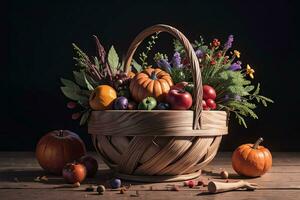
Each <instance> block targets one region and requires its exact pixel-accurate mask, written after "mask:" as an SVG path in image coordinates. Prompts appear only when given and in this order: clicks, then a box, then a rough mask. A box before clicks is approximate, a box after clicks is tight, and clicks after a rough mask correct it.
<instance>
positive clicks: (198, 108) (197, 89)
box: [125, 24, 203, 129]
mask: <svg viewBox="0 0 300 200" xmlns="http://www.w3.org/2000/svg"><path fill="white" fill-rule="evenodd" d="M156 32H167V33H169V34H171V35H173V36H174V37H175V38H176V39H178V40H179V41H180V42H181V44H182V45H183V46H184V49H185V51H186V54H187V58H188V59H189V62H190V65H191V69H192V75H193V81H194V100H195V101H194V102H195V110H194V123H193V129H200V124H199V123H200V120H199V119H200V116H201V112H202V95H203V91H202V90H203V89H202V78H201V70H200V66H199V61H198V58H197V56H196V54H195V51H194V49H193V47H192V45H191V43H190V42H189V40H188V39H187V38H186V37H185V36H184V35H183V34H182V33H181V32H180V31H178V30H177V29H176V28H174V27H172V26H168V25H164V24H157V25H154V26H151V27H148V28H146V29H145V30H143V31H142V32H141V33H139V34H138V35H137V36H136V38H135V39H134V40H133V42H132V43H131V45H130V46H129V49H128V51H127V55H126V57H125V72H129V71H130V70H131V68H130V65H131V61H132V57H133V55H134V53H135V51H136V49H137V48H138V46H139V45H140V44H141V42H142V41H143V40H144V39H145V38H147V37H148V36H150V35H152V34H154V33H156Z"/></svg>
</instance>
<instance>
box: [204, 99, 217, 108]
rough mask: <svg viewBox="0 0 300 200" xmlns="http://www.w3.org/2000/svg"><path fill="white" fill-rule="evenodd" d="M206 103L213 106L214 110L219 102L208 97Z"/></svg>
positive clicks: (210, 106)
mask: <svg viewBox="0 0 300 200" xmlns="http://www.w3.org/2000/svg"><path fill="white" fill-rule="evenodd" d="M206 105H207V107H209V108H211V109H212V110H214V109H216V108H217V104H216V103H215V101H214V100H212V99H207V100H206Z"/></svg>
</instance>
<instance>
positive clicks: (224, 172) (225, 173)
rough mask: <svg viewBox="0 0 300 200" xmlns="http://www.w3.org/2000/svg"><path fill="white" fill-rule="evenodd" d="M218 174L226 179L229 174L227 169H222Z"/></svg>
mask: <svg viewBox="0 0 300 200" xmlns="http://www.w3.org/2000/svg"><path fill="white" fill-rule="evenodd" d="M220 176H221V178H222V179H228V177H229V174H228V172H227V171H225V170H223V171H221V172H220Z"/></svg>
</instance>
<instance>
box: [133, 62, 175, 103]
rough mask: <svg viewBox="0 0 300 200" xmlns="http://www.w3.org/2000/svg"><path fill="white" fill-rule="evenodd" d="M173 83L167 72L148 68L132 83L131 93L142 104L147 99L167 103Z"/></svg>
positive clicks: (137, 75)
mask: <svg viewBox="0 0 300 200" xmlns="http://www.w3.org/2000/svg"><path fill="white" fill-rule="evenodd" d="M171 86H173V81H172V78H171V76H170V74H168V73H167V72H165V71H163V70H161V69H159V68H156V69H154V68H150V67H149V68H146V69H145V70H144V71H142V72H140V73H137V74H136V75H135V76H134V78H133V79H132V80H131V82H130V92H131V95H132V98H133V99H134V100H135V101H136V102H141V101H143V99H145V98H146V97H154V98H155V99H156V100H158V101H160V102H165V98H166V95H167V94H168V92H169V90H170V88H171Z"/></svg>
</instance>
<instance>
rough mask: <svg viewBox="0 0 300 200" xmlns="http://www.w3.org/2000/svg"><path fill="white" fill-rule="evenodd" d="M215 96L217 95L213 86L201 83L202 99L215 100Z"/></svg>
mask: <svg viewBox="0 0 300 200" xmlns="http://www.w3.org/2000/svg"><path fill="white" fill-rule="evenodd" d="M216 97H217V94H216V91H215V89H214V88H213V87H211V86H209V85H203V99H204V100H207V99H212V100H215V99H216ZM206 103H207V102H206Z"/></svg>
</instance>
